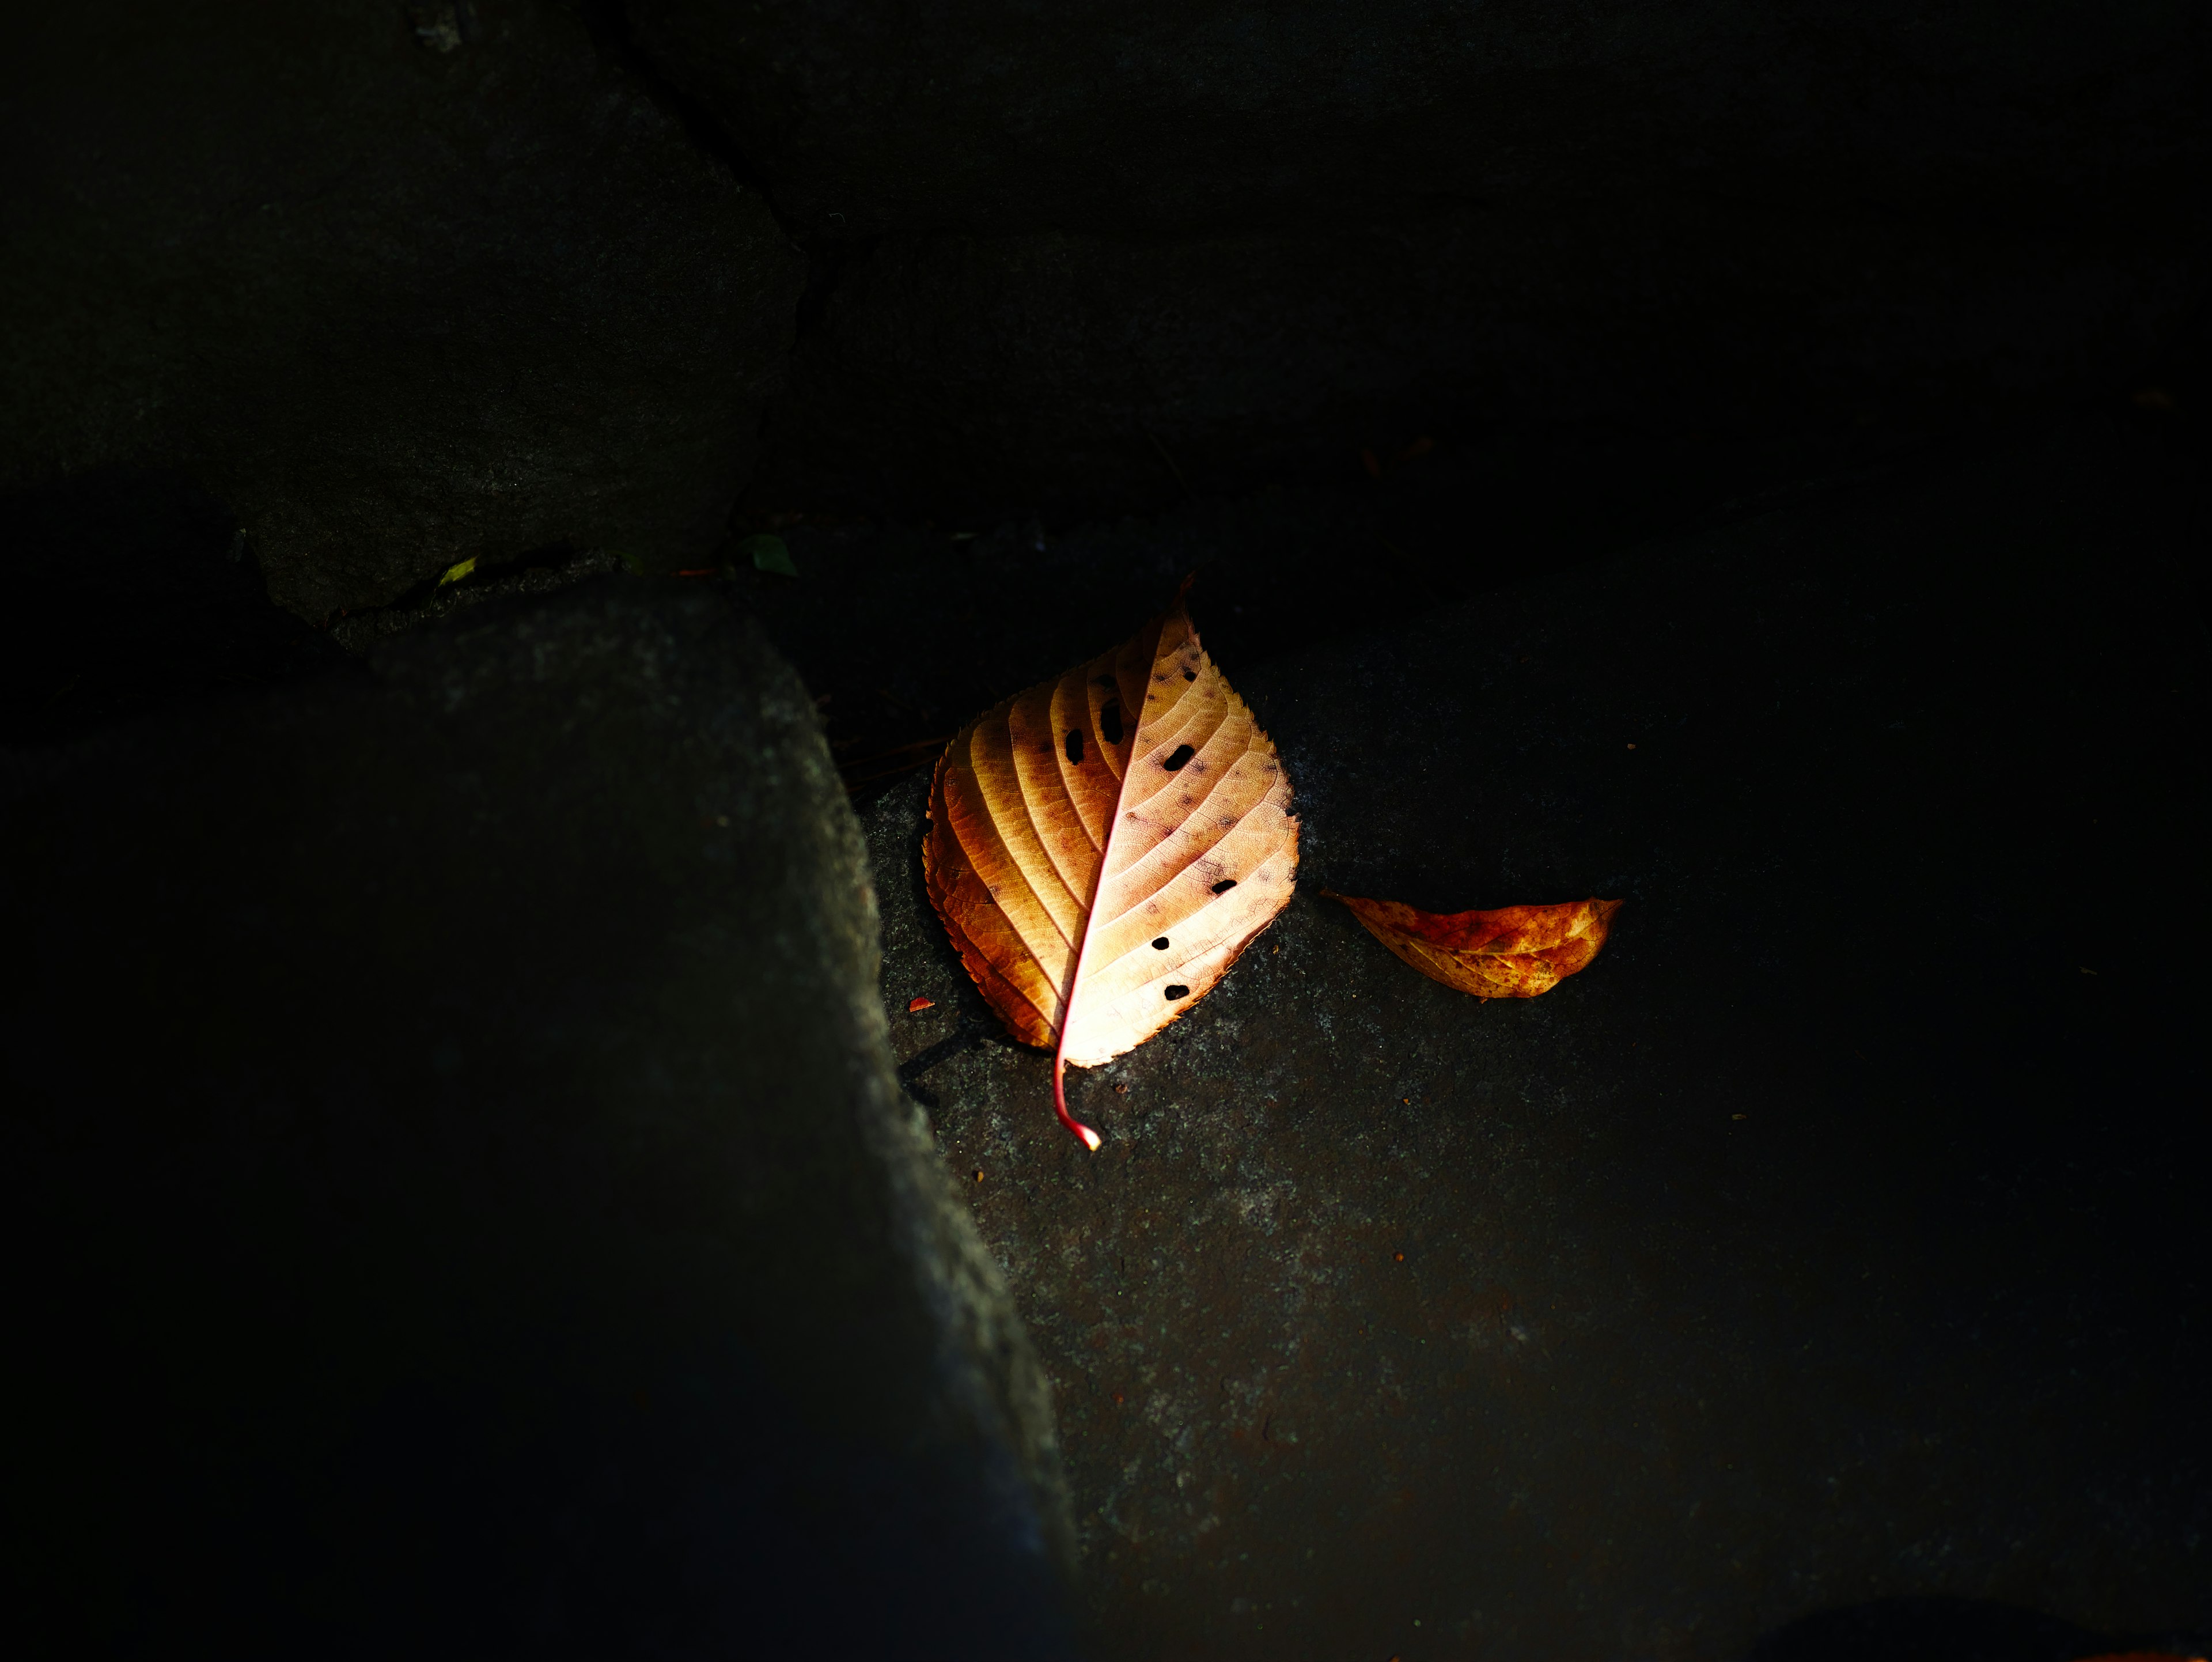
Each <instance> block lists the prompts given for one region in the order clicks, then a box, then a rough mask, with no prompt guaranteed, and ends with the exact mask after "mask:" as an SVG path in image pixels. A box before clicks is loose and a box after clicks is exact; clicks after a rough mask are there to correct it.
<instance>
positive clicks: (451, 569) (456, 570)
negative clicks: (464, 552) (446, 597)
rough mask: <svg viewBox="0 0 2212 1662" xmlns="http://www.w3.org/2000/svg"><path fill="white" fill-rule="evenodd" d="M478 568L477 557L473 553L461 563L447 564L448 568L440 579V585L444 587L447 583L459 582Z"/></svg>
mask: <svg viewBox="0 0 2212 1662" xmlns="http://www.w3.org/2000/svg"><path fill="white" fill-rule="evenodd" d="M475 569H477V557H476V556H475V555H473V554H471V555H470V556H469V557H468V558H467V559H465V560H463V561H462V562H461V563H459V565H449V566H447V568H446V575H444V576H442V577H441V578H439V579H438V587H441V588H443V587H445V586H446V585H447V583H457V582H459V581H460V580H461V579H462V578H464V577H465V576H467V575H469V573H471V571H474V570H475Z"/></svg>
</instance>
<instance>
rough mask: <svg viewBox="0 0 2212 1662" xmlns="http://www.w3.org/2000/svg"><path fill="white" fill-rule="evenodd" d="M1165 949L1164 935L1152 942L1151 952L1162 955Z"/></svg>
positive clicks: (1165, 940) (1166, 947)
mask: <svg viewBox="0 0 2212 1662" xmlns="http://www.w3.org/2000/svg"><path fill="white" fill-rule="evenodd" d="M1167 949H1168V938H1167V937H1166V936H1165V935H1162V936H1161V937H1160V938H1159V939H1158V941H1154V942H1152V950H1153V951H1154V952H1156V953H1164V952H1165V951H1167Z"/></svg>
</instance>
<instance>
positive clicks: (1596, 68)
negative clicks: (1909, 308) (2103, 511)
mask: <svg viewBox="0 0 2212 1662" xmlns="http://www.w3.org/2000/svg"><path fill="white" fill-rule="evenodd" d="M628 11H629V15H630V17H631V18H632V20H633V21H634V24H635V29H636V33H637V36H638V39H639V40H640V42H641V45H642V46H644V47H645V48H646V50H647V52H649V53H650V54H651V55H652V56H653V58H655V60H656V61H657V62H659V64H661V66H662V67H663V68H664V69H665V70H666V71H667V73H668V74H669V75H670V76H671V78H672V79H674V80H676V81H677V82H678V83H679V84H681V85H683V86H684V87H686V88H689V89H690V90H691V91H692V92H693V93H694V94H696V95H697V96H698V97H699V98H700V99H701V100H702V101H703V102H704V103H705V104H706V105H707V107H708V108H709V109H711V110H712V111H713V112H714V114H715V115H716V116H718V117H719V118H720V119H721V121H722V122H723V123H724V124H725V125H726V126H727V127H728V128H729V129H730V131H732V133H733V134H734V135H735V137H736V138H737V140H738V144H739V146H740V148H741V149H743V151H744V154H745V155H746V156H747V157H748V158H749V159H750V161H751V163H752V165H753V166H754V167H756V168H757V169H758V171H759V172H760V173H761V174H762V175H763V177H764V178H765V179H766V180H769V182H770V186H771V188H772V190H773V191H774V193H775V201H776V205H777V207H778V209H779V210H781V212H783V213H785V214H787V216H790V217H791V219H792V220H793V222H795V223H796V224H798V225H799V226H800V227H801V228H804V229H805V230H807V231H809V232H812V233H826V234H838V235H846V236H863V235H873V234H883V233H886V232H896V231H941V230H946V229H951V228H964V229H969V230H976V231H1031V230H1037V229H1042V228H1056V229H1062V230H1069V231H1091V232H1096V233H1099V234H1122V233H1128V232H1137V231H1163V230H1189V229H1192V228H1198V229H1202V230H1206V231H1212V230H1214V229H1217V228H1220V227H1223V226H1225V225H1228V226H1240V227H1252V226H1275V227H1288V228H1310V227H1311V226H1312V225H1314V224H1315V223H1316V222H1334V223H1344V222H1347V221H1354V222H1356V221H1359V220H1364V219H1369V218H1383V217H1397V216H1405V215H1407V214H1418V213H1419V212H1420V211H1423V210H1425V209H1427V208H1429V207H1431V206H1432V205H1433V204H1436V203H1437V201H1439V200H1443V201H1446V202H1466V201H1480V202H1486V203H1514V204H1530V203H1536V204H1551V203H1555V202H1558V201H1560V200H1562V199H1572V198H1577V197H1584V196H1587V195H1589V194H1590V193H1593V192H1602V193H1605V194H1609V195H1612V196H1613V197H1614V198H1616V199H1617V200H1620V201H1624V202H1625V201H1632V200H1634V199H1636V198H1639V197H1643V196H1646V195H1648V194H1650V192H1653V191H1666V192H1671V193H1679V194H1681V195H1690V194H1693V193H1702V194H1707V195H1715V196H1725V195H1729V194H1753V195H1763V196H1765V198H1768V199H1769V200H1771V201H1773V202H1777V203H1781V202H1790V201H1797V202H1802V201H1805V200H1807V199H1808V198H1820V199H1825V200H1827V201H1831V202H1834V201H1841V200H1848V199H1850V198H1854V197H1860V196H1863V197H1865V198H1869V199H1871V200H1874V201H1877V202H1881V203H1883V204H1887V206H1888V207H1889V208H1890V209H1891V210H1893V211H1895V212H1899V213H1935V214H1937V215H1941V214H1943V213H1945V212H1948V211H1951V210H1954V207H1955V204H1959V203H1960V202H1962V201H1972V202H1974V203H1976V204H1979V206H1980V208H1981V210H1983V211H1984V212H1987V213H1990V214H1993V215H2001V216H2015V217H2019V218H2021V219H2023V220H2027V221H2033V220H2035V219H2038V218H2040V217H2043V216H2047V215H2049V214H2051V212H2053V210H2058V211H2061V212H2070V213H2075V214H2083V213H2086V214H2091V215H2103V214H2106V213H2108V212H2111V211H2112V210H2114V209H2116V208H2117V207H2118V202H2116V200H2115V198H2116V196H2118V197H2121V198H2125V197H2128V196H2129V195H2130V193H2132V192H2135V191H2137V190H2142V189H2143V188H2144V187H2146V186H2148V187H2151V188H2152V189H2153V190H2154V191H2155V190H2165V191H2169V192H2170V190H2171V188H2172V186H2173V185H2174V184H2175V183H2176V182H2178V180H2179V177H2181V176H2183V175H2182V174H2181V173H2180V172H2179V169H2178V168H2177V164H2181V166H2182V167H2186V166H2187V165H2189V164H2195V163H2201V162H2202V161H2203V159H2204V155H2205V146H2206V143H2207V140H2208V137H2212V128H2208V121H2207V115H2206V112H2205V110H2204V109H2203V103H2202V100H2200V99H2198V98H2197V96H2196V94H2197V88H2198V87H2199V85H2200V84H2201V81H2202V77H2203V72H2204V67H2205V63H2206V57H2205V54H2206V52H2207V50H2208V46H2212V35H2208V33H2207V29H2206V27H2205V20H2204V18H2203V15H2202V14H2201V13H2200V12H2198V11H2197V9H2195V8H2193V7H2191V6H2188V5H2186V4H2181V3H2174V0H2129V3H2126V4H2124V5H2120V6H2113V5H2110V4H2105V5H2099V4H2095V3H2092V0H2055V3H2049V4H2045V5H2039V6H2037V7H2035V8H2033V9H2030V10H2023V9H2020V8H2017V7H1999V6H1990V5H1986V4H1983V3H1980V0H1936V3H1933V4H1928V3H1918V4H1907V3H1903V0H1881V3H1873V4H1869V3H1864V0H1853V3H1841V0H1792V3H1788V4H1784V5H1758V4H1753V3H1748V0H1702V3H1699V4H1695V5H1676V6H1669V7H1666V8H1663V9H1655V8H1652V7H1649V6H1639V5H1636V4H1634V3H1632V0H1605V3H1600V4H1595V5H1577V6H1570V5H1562V4H1559V3H1557V0H1507V3H1486V4H1478V3H1470V0H1386V3H1375V0H1366V3H1362V0H1288V3H1285V0H1139V3H1127V0H1121V3H1115V0H1072V3H1061V4H1058V5H1054V6H1051V7H1040V6H1038V5H1036V4H1035V3H1034V0H915V3H906V4H901V5H894V6H884V5H872V4H861V3H840V4H829V5H821V4H810V5H798V4H788V3H786V4H775V3H761V0H750V3H735V0H628ZM2169 169H2174V170H2175V171H2167V170H2169ZM2162 205H2163V206H2164V207H2166V209H2168V210H2171V209H2172V208H2173V207H2175V206H2177V205H2178V203H2177V201H2176V199H2175V198H2173V197H2172V196H2171V195H2166V196H2165V197H2164V198H2163V202H2162Z"/></svg>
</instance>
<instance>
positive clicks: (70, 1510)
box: [0, 579, 1067, 1659]
mask: <svg viewBox="0 0 2212 1662" xmlns="http://www.w3.org/2000/svg"><path fill="white" fill-rule="evenodd" d="M4 767H5V771H4V775H0V781H4V786H3V787H0V788H4V803H5V806H4V810H0V812H4V815H5V819H6V825H7V855H8V857H7V859H6V861H5V862H4V868H0V933H4V935H5V938H6V939H7V941H9V948H10V950H9V960H8V968H7V972H6V974H7V978H6V983H5V988H4V997H0V1013H4V1014H0V1068H4V1070H5V1073H4V1082H3V1083H0V1185H4V1190H5V1193H4V1196H0V1216H4V1217H5V1219H6V1228H7V1236H8V1239H7V1241H6V1251H5V1254H4V1262H5V1263H6V1264H7V1272H6V1293H5V1299H6V1307H7V1309H8V1312H9V1336H10V1356H11V1361H10V1364H9V1370H8V1387H7V1397H8V1413H7V1418H6V1423H7V1427H8V1429H7V1432H6V1434H5V1439H4V1441H5V1444H6V1448H5V1452H4V1456H0V1458H4V1462H5V1464H6V1466H7V1468H8V1470H9V1506H10V1513H11V1531H12V1532H13V1534H14V1537H15V1538H14V1539H13V1540H12V1541H11V1543H10V1545H9V1555H8V1557H9V1572H10V1574H11V1576H13V1577H15V1578H17V1579H18V1580H19V1585H18V1586H16V1587H15V1589H14V1590H13V1591H11V1592H10V1594H9V1610H10V1616H9V1627H10V1631H11V1633H14V1634H15V1635H29V1637H28V1639H27V1644H28V1647H29V1649H30V1650H31V1651H34V1652H36V1653H40V1654H53V1655H62V1654H69V1655H85V1654H111V1653H129V1654H133V1655H139V1654H163V1655H172V1654H177V1655H181V1654H194V1655H197V1654H221V1655H226V1656H236V1655H246V1656H271V1657H276V1656H283V1657H298V1656H363V1657H368V1656H398V1655H427V1656H437V1657H443V1656H470V1657H481V1656H499V1655H517V1654H523V1653H528V1654H531V1655H552V1656H576V1657H592V1658H599V1657H609V1656H655V1657H671V1658H674V1657H694V1656H696V1657H702V1658H703V1657H708V1656H714V1657H726V1656H732V1655H790V1656H796V1655H801V1654H806V1655H824V1656H836V1657H847V1656H859V1657H877V1656H885V1655H891V1654H897V1655H901V1656H934V1657H945V1658H955V1657H957V1658H969V1657H976V1656H996V1657H1021V1658H1024V1659H1026V1658H1046V1657H1054V1656H1060V1655H1064V1654H1066V1640H1065V1636H1064V1633H1063V1630H1062V1629H1063V1624H1064V1618H1063V1617H1062V1616H1060V1615H1059V1614H1058V1613H1057V1599H1058V1592H1057V1588H1058V1586H1059V1573H1058V1571H1057V1570H1056V1569H1055V1568H1054V1560H1055V1559H1056V1558H1062V1559H1064V1555H1065V1551H1066V1539H1067V1537H1066V1514H1065V1511H1064V1506H1065V1502H1064V1501H1063V1500H1062V1499H1061V1498H1060V1495H1059V1493H1058V1488H1057V1485H1058V1476H1057V1470H1056V1458H1057V1457H1056V1455H1055V1453H1054V1441H1053V1431H1052V1422H1051V1411H1050V1406H1049V1402H1048V1394H1047V1388H1046V1386H1045V1384H1044V1381H1043V1379H1042V1375H1041V1373H1039V1371H1038V1369H1037V1367H1036V1362H1035V1361H1034V1360H1033V1358H1032V1356H1031V1355H1030V1351H1029V1349H1028V1347H1027V1342H1026V1341H1025V1340H1024V1337H1023V1335H1022V1330H1021V1328H1020V1326H1019V1324H1018V1321H1017V1320H1016V1318H1015V1317H1014V1315H1013V1312H1012V1309H1011V1307H1010V1306H1009V1304H1008V1302H1007V1299H1006V1292H1005V1289H1004V1287H1003V1285H1002V1283H1001V1282H1000V1281H999V1279H998V1276H997V1274H996V1272H995V1270H994V1268H993V1266H992V1265H991V1264H990V1263H989V1261H988V1260H987V1258H986V1257H984V1256H983V1255H982V1253H981V1249H980V1246H979V1245H978V1243H977V1240H976V1238H975V1232H974V1230H973V1228H972V1227H971V1225H970V1224H969V1221H968V1219H967V1218H966V1217H965V1215H963V1213H962V1211H961V1210H960V1208H959V1206H958V1202H957V1200H955V1199H954V1198H953V1197H952V1196H951V1194H950V1192H949V1191H948V1190H947V1188H946V1185H945V1179H944V1176H943V1172H942V1170H941V1168H940V1167H939V1165H938V1164H937V1162H936V1161H935V1160H934V1158H933V1154H932V1151H931V1148H930V1145H929V1141H928V1134H927V1127H926V1124H925V1123H924V1122H923V1121H922V1120H921V1117H920V1116H919V1114H918V1113H916V1112H915V1111H914V1110H913V1108H912V1106H911V1105H910V1104H909V1103H908V1102H906V1101H905V1100H904V1099H902V1098H901V1097H900V1095H899V1093H898V1087H897V1086H896V1081H894V1079H893V1078H892V1075H891V1072H890V1058H889V1056H888V1055H887V1054H886V1050H885V1046H884V1027H883V1021H882V1018H881V1016H880V1014H878V1011H877V1009H876V1008H875V999H874V977H875V972H876V967H877V947H876V936H875V920H874V916H873V909H872V901H871V899H870V897H869V887H868V882H867V877H866V868H865V866H864V864H863V853H862V849H861V846H860V837H859V834H858V831H857V827H856V826H855V825H854V820H853V818H852V815H851V814H850V813H849V812H848V809H847V808H846V807H845V805H844V801H843V798H842V793H841V792H840V791H839V790H838V788H837V785H836V777H835V775H834V773H833V772H832V770H831V768H830V764H829V756H828V753H827V752H826V751H825V749H824V748H823V743H822V740H821V737H820V733H819V728H818V724H817V721H816V718H815V716H814V714H813V711H812V709H811V703H810V702H809V701H808V699H807V697H806V696H805V692H804V691H803V690H802V689H801V687H800V686H799V683H798V682H797V680H796V679H795V678H794V677H793V675H792V674H791V673H790V671H789V670H788V669H787V667H784V665H783V664H782V663H781V661H780V660H778V659H777V658H776V657H775V654H773V653H772V652H770V651H769V649H768V648H766V647H765V646H764V645H763V643H762V642H761V641H760V639H759V637H758V636H757V632H755V631H754V630H752V629H751V627H750V625H748V624H743V623H742V622H741V621H740V620H738V619H737V618H735V617H734V616H733V615H732V613H731V612H729V610H728V609H727V607H726V605H725V604H724V603H723V602H721V601H720V600H717V599H715V598H713V597H711V596H708V595H704V594H691V595H689V596H678V595H674V594H668V593H665V592H663V591H661V590H660V589H659V588H658V587H656V586H653V585H648V584H646V583H643V582H638V581H634V580H629V579H623V580H609V581H602V582H600V583H598V584H593V585H589V586H586V587H584V588H580V589H578V590H575V591H572V592H571V593H570V594H568V595H566V596H563V597H560V598H557V599H556V600H552V601H550V602H543V603H540V604H538V605H537V606H531V605H529V604H526V603H521V602H494V603H492V604H490V605H489V606H485V607H483V608H480V609H478V610H477V611H475V612H471V613H470V614H468V615H467V616H466V617H465V618H461V619H457V620H454V621H453V622H452V623H449V624H447V625H446V626H444V627H442V628H441V629H438V630H430V631H427V632H425V633H423V634H422V635H418V636H412V637H409V638H407V639H404V640H402V641H398V642H390V643H387V644H386V645H385V646H384V647H382V648H379V649H378V650H377V651H376V652H375V653H374V654H373V657H372V661H371V665H370V667H368V668H367V669H355V670H350V671H349V672H347V673H344V674H342V675H341V676H340V677H339V678H338V679H336V680H334V681H322V682H318V683H314V684H312V685H309V686H308V687H306V688H304V689H297V690H295V691H291V692H289V693H287V694H284V695H283V696H281V697H266V698H261V699H258V700H252V701H243V702H239V703H234V704H232V705H228V706H219V707H215V708H210V709H201V710H199V711H197V712H196V713H192V714H189V715H179V716H175V717H172V718H167V719H164V720H161V721H149V722H145V723H140V724H137V725H133V726H125V727H121V728H113V729H111V730H110V731H108V732H107V733H106V734H102V735H100V736H99V737H97V738H95V739H94V740H88V741H87V742H84V743H82V744H80V745H76V746H58V747H50V748H48V749H46V750H43V751H40V752H12V753H9V754H8V755H7V756H6V757H5V758H4ZM979 1611H987V1612H988V1617H989V1619H988V1620H987V1621H979V1620H978V1613H979Z"/></svg>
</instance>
